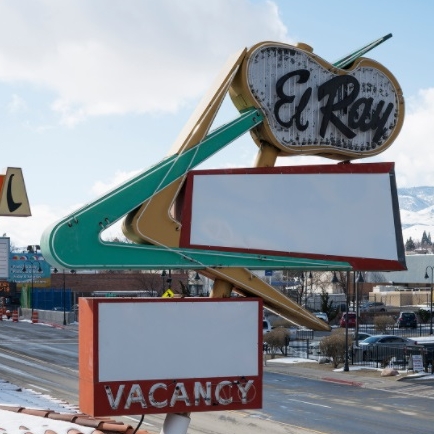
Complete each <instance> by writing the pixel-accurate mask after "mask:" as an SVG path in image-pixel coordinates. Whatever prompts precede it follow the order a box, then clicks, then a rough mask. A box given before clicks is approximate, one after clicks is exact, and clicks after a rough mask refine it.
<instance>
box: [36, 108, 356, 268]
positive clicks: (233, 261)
mask: <svg viewBox="0 0 434 434" xmlns="http://www.w3.org/2000/svg"><path fill="white" fill-rule="evenodd" d="M262 121H263V115H262V114H261V113H260V112H259V111H258V110H257V109H248V110H246V111H244V112H242V113H241V114H240V116H239V117H238V118H237V119H235V120H234V121H232V122H230V123H228V124H226V125H223V126H221V127H220V128H218V129H216V130H215V131H214V132H212V133H210V134H209V135H208V136H207V137H206V138H205V139H204V140H203V141H202V142H200V143H199V144H197V145H196V146H194V147H192V148H191V149H189V150H187V151H186V152H184V153H182V154H180V155H173V156H170V157H168V158H166V159H164V160H162V161H160V162H159V163H157V164H156V165H155V166H153V167H151V168H150V169H148V170H146V171H144V172H142V173H141V174H139V175H137V176H136V177H134V178H132V179H131V180H129V181H127V182H125V183H124V184H122V185H121V186H119V187H117V188H116V189H114V190H112V191H111V192H109V193H107V194H106V195H104V196H102V197H101V198H98V199H97V200H95V201H94V202H91V203H90V204H87V205H85V206H83V207H82V208H80V209H78V210H77V211H75V212H73V213H71V214H70V215H68V216H66V217H64V218H63V219H61V220H60V221H58V222H57V223H54V224H53V225H51V226H50V227H48V228H47V229H46V230H45V232H44V233H43V235H42V238H41V243H40V245H41V250H42V253H43V255H44V257H45V259H46V260H47V261H48V263H50V264H51V265H52V266H58V267H61V268H74V269H149V270H151V269H162V268H176V269H203V268H207V267H244V268H249V269H282V268H294V269H309V270H327V269H330V270H350V269H351V266H350V265H349V264H348V263H347V262H340V261H326V260H312V259H306V258H293V257H288V256H273V255H258V254H251V253H236V252H221V251H211V250H198V249H181V248H171V247H165V246H155V245H147V244H126V243H119V242H108V241H103V240H102V239H101V232H102V231H103V230H105V229H106V228H108V227H109V226H111V225H112V224H113V223H115V222H116V221H117V220H119V219H121V218H122V217H124V216H125V215H126V214H127V213H129V212H130V211H132V210H133V209H135V208H137V207H138V206H140V205H141V204H142V203H143V202H145V201H146V200H148V199H150V198H152V196H153V195H154V194H156V193H158V192H159V191H160V190H162V189H164V188H165V187H167V186H168V185H169V184H171V183H172V182H174V181H175V180H177V179H179V178H180V177H182V176H184V175H185V174H186V173H187V172H188V171H189V170H191V169H192V168H194V167H196V166H197V165H198V164H200V163H202V162H203V161H205V160H206V159H207V158H209V157H210V156H211V155H213V154H214V153H216V152H217V151H219V150H220V149H222V148H223V147H225V146H226V145H228V144H229V143H231V142H232V141H233V140H235V139H236V138H238V137H240V136H241V135H243V134H244V133H246V132H247V131H249V130H250V129H252V128H254V127H255V126H257V125H258V124H260V123H261V122H262Z"/></svg>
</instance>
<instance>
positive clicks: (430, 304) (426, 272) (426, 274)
mask: <svg viewBox="0 0 434 434" xmlns="http://www.w3.org/2000/svg"><path fill="white" fill-rule="evenodd" d="M433 269H434V267H431V266H430V265H428V267H426V269H425V279H428V277H429V276H428V270H431V291H430V293H431V296H430V303H429V334H430V335H432V334H433V333H432V289H433Z"/></svg>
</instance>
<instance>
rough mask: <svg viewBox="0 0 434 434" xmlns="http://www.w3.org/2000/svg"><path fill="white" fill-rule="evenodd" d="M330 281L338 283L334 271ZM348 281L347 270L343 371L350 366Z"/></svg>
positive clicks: (348, 273)
mask: <svg viewBox="0 0 434 434" xmlns="http://www.w3.org/2000/svg"><path fill="white" fill-rule="evenodd" d="M332 283H335V284H338V283H339V279H338V276H336V271H333V279H332ZM349 283H350V272H349V271H347V285H346V288H347V290H346V305H347V309H346V312H345V362H344V371H345V372H348V371H349V370H350V367H349V366H348V288H349Z"/></svg>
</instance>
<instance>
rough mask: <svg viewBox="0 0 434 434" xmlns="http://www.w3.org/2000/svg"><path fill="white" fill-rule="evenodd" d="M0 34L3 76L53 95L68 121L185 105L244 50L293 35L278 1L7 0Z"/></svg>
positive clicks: (0, 17)
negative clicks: (247, 47) (264, 41)
mask: <svg viewBox="0 0 434 434" xmlns="http://www.w3.org/2000/svg"><path fill="white" fill-rule="evenodd" d="M0 38H1V40H2V44H1V45H0V80H5V81H25V82H30V83H33V84H36V85H38V86H40V85H42V86H44V87H46V88H47V89H49V90H50V91H53V92H54V94H56V95H57V97H55V100H54V101H53V104H52V109H53V110H55V111H58V112H59V115H60V116H61V117H62V122H63V123H64V124H66V125H74V124H75V123H77V122H80V121H81V120H83V119H84V118H86V117H87V116H96V115H104V114H124V113H128V112H139V113H147V112H152V111H154V112H159V111H160V112H161V111H175V110H178V109H179V108H180V107H182V106H183V105H185V104H188V103H189V102H190V101H191V100H194V99H196V98H198V97H199V96H200V95H202V94H203V93H204V90H205V89H206V88H207V87H208V85H209V83H210V82H212V80H213V78H214V77H215V76H216V75H217V73H218V71H219V70H220V68H221V66H222V65H223V64H224V62H225V61H226V59H227V58H228V57H229V56H230V55H231V54H232V53H234V52H236V51H238V50H239V49H240V48H241V47H243V46H250V45H252V44H253V43H256V42H259V41H261V40H279V41H287V40H288V37H287V35H286V28H285V26H284V25H283V24H282V22H281V20H280V18H279V16H278V10H277V7H276V5H275V4H273V3H272V2H266V3H255V2H251V1H248V0H239V1H233V0H219V1H218V2H204V1H202V0H185V1H183V2H173V1H170V0H164V1H158V2H156V1H154V0H131V1H129V2H118V1H113V0H104V1H102V0H94V1H92V2H89V1H84V0H81V1H80V0H64V1H62V2H61V4H60V3H59V2H57V1H52V0H51V1H50V0H45V1H43V0H38V1H32V2H29V1H23V2H2V3H0ZM205 59H206V61H205ZM174 71H175V72H176V74H174ZM174 77H175V78H174Z"/></svg>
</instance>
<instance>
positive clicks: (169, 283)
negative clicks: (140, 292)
mask: <svg viewBox="0 0 434 434" xmlns="http://www.w3.org/2000/svg"><path fill="white" fill-rule="evenodd" d="M166 276H167V273H166V270H163V271H162V272H161V278H162V280H163V294H164V290H165V289H166V288H165V285H164V278H165V277H166ZM167 284H168V285H167V287H168V288H169V289H171V285H172V272H171V270H169V277H168V278H167Z"/></svg>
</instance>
